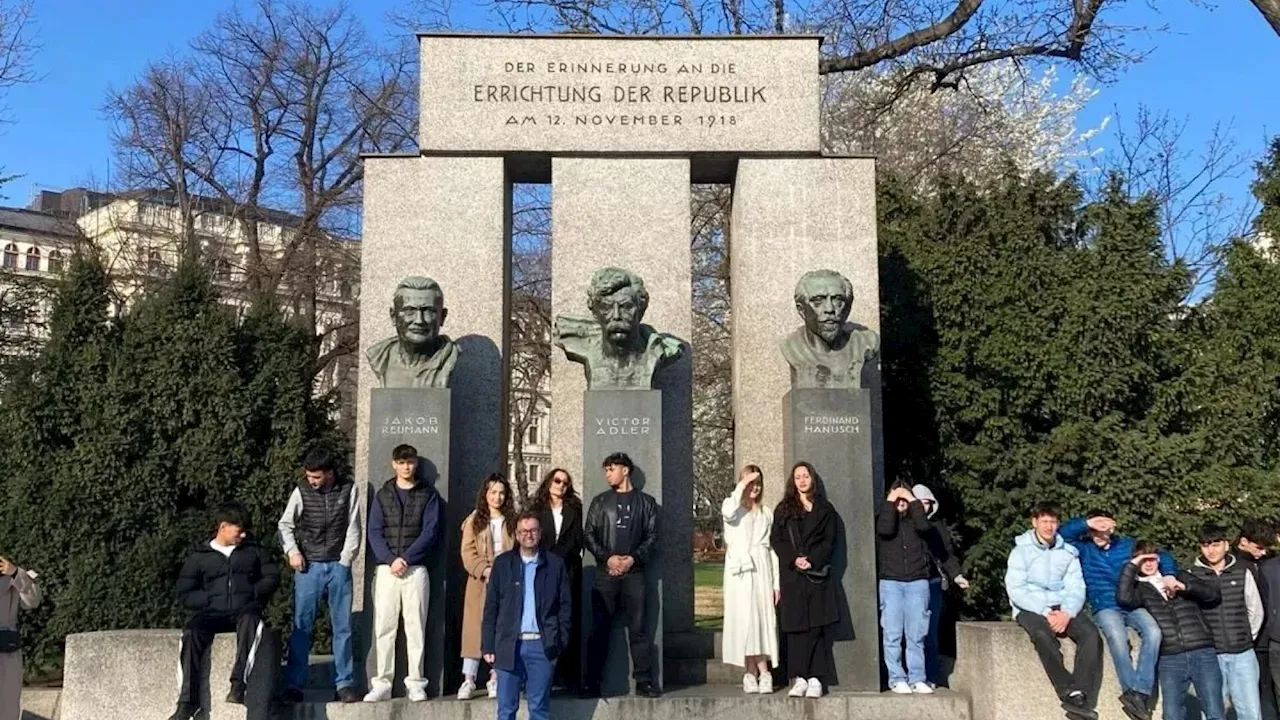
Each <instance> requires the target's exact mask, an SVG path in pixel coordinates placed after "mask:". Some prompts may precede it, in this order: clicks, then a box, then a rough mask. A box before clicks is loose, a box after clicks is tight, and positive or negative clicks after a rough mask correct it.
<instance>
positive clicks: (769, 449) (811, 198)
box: [730, 158, 884, 690]
mask: <svg viewBox="0 0 1280 720" xmlns="http://www.w3.org/2000/svg"><path fill="white" fill-rule="evenodd" d="M874 175H875V163H874V161H872V160H870V159H856V158H801V159H785V158H771V159H747V158H744V159H742V160H740V161H739V163H738V171H737V178H736V181H735V185H734V195H733V215H732V222H731V225H730V227H731V229H732V230H731V232H732V234H731V237H730V243H731V244H730V247H731V253H730V274H731V277H732V278H733V287H732V303H733V309H732V318H733V344H734V348H733V401H734V459H735V465H736V466H738V467H741V466H742V465H744V464H746V463H755V464H757V465H759V466H760V467H761V469H762V470H763V471H764V478H765V483H764V491H765V501H766V502H767V503H769V504H770V505H774V506H776V505H777V503H778V501H779V500H781V499H782V494H783V491H784V489H785V487H786V483H787V481H788V479H789V478H788V477H787V474H788V472H789V471H790V468H791V465H792V463H793V462H795V461H799V460H809V461H810V462H812V463H813V464H814V465H815V467H816V469H817V471H818V473H819V475H820V476H821V477H822V478H823V479H824V480H825V481H826V486H827V494H828V497H829V498H830V499H831V501H832V503H833V504H834V505H835V507H836V510H837V511H838V512H839V513H840V516H841V519H842V520H843V531H842V538H844V547H845V549H846V552H845V553H843V554H842V557H841V558H840V560H839V561H840V562H844V563H847V572H845V573H844V576H843V578H842V588H843V591H844V593H845V597H844V598H843V600H845V601H847V607H848V609H849V611H850V615H849V616H848V620H847V624H845V623H842V628H841V631H840V635H839V638H840V639H839V640H838V642H837V646H836V660H837V670H838V674H839V675H840V687H841V689H853V690H868V689H870V690H874V689H878V688H879V670H878V664H877V661H876V658H877V657H878V654H879V653H878V649H877V648H878V644H879V643H878V636H879V634H878V628H877V624H878V623H877V621H876V608H877V606H878V602H877V598H876V581H875V543H874V535H873V524H872V522H871V520H870V518H871V517H872V513H873V512H874V510H875V506H876V500H877V498H878V497H879V496H880V495H881V493H882V492H883V487H884V479H883V467H884V462H883V440H882V437H881V434H880V433H881V422H880V400H879V372H878V364H875V362H874V361H873V363H872V365H871V366H869V368H868V369H867V371H864V379H865V380H866V381H867V382H866V389H865V390H862V391H855V392H854V393H850V392H849V391H843V394H842V395H841V396H839V397H837V396H836V395H829V396H828V395H823V393H825V392H829V391H821V390H818V391H805V392H800V393H793V394H791V395H788V393H790V392H791V378H790V369H789V368H788V366H787V363H786V361H785V360H784V359H783V357H782V354H781V352H780V350H779V349H778V343H779V341H780V340H781V339H782V338H783V337H785V336H786V335H787V334H788V333H790V332H791V331H793V330H794V329H795V328H797V327H799V326H800V325H801V324H802V322H803V321H802V320H801V318H800V316H799V315H798V313H797V312H796V309H795V299H794V293H795V286H796V282H797V281H798V280H799V279H800V277H801V276H802V275H803V274H804V273H806V272H808V271H810V270H817V269H830V270H835V271H837V272H839V273H841V274H843V275H844V276H845V277H847V278H849V281H850V282H851V283H852V285H853V294H854V300H853V307H852V311H851V313H850V315H849V320H850V321H851V322H856V323H860V324H862V325H865V326H867V327H869V328H870V329H872V330H875V331H876V332H879V330H880V312H879V307H880V293H879V277H878V263H877V252H876V232H875V221H876V210H875V177H874ZM812 393H818V394H817V395H812ZM855 398H856V403H857V407H856V413H854V412H845V411H846V410H850V411H852V410H853V409H854V408H849V407H846V406H845V403H847V402H853V401H854V399H855ZM814 403H817V404H816V405H814ZM824 404H825V405H824ZM811 405H812V407H811ZM810 410H812V411H813V412H812V413H810V414H813V415H821V414H826V415H828V416H832V417H835V416H847V415H851V414H853V415H856V416H857V417H858V418H859V423H858V425H859V432H858V433H857V434H852V435H847V436H843V435H842V436H836V438H831V439H835V440H836V442H835V444H831V445H828V444H826V440H824V442H823V443H822V444H820V445H815V446H812V447H811V446H809V445H807V444H806V441H807V440H812V439H813V437H806V436H805V435H804V434H803V433H800V434H793V433H792V432H791V431H792V430H793V426H792V424H791V422H792V418H793V416H794V414H795V413H801V416H800V417H799V418H798V419H797V423H798V425H797V427H800V428H803V417H804V415H803V413H806V412H809V411H810ZM846 437H847V439H848V440H850V441H855V442H853V443H850V444H842V443H841V441H840V439H841V438H846ZM780 440H781V441H780ZM824 465H826V466H827V467H824ZM854 635H856V640H851V639H850V638H851V637H853V636H854Z"/></svg>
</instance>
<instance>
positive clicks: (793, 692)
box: [787, 678, 809, 697]
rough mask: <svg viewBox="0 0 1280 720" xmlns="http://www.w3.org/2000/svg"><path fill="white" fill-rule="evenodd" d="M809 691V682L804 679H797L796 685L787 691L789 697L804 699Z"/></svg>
mask: <svg viewBox="0 0 1280 720" xmlns="http://www.w3.org/2000/svg"><path fill="white" fill-rule="evenodd" d="M808 689H809V681H808V680H805V679H804V678H796V684H795V685H792V686H791V689H790V690H788V691H787V697H804V693H805V691H806V690H808Z"/></svg>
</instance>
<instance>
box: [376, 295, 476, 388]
mask: <svg viewBox="0 0 1280 720" xmlns="http://www.w3.org/2000/svg"><path fill="white" fill-rule="evenodd" d="M448 315H449V310H448V309H447V308H445V306H444V291H443V290H441V289H440V285H439V284H437V283H436V281H435V280H432V279H431V278H427V277H416V276H415V277H407V278H405V279H403V280H401V281H400V284H399V285H396V290H395V294H394V295H393V296H392V298H391V321H392V322H393V323H395V327H396V336H395V337H390V338H386V339H385V340H379V341H378V342H376V343H374V344H373V346H372V347H370V348H369V350H368V351H367V352H366V353H365V356H366V357H367V358H368V360H369V367H370V368H371V369H372V370H373V375H374V377H376V378H377V379H378V384H379V386H380V387H384V388H388V387H389V388H444V387H449V376H450V375H452V374H453V368H454V366H455V365H457V364H458V346H457V345H455V344H454V343H453V341H452V340H450V339H449V336H448V335H443V334H441V333H440V328H441V327H442V326H443V325H444V321H445V318H446V317H448Z"/></svg>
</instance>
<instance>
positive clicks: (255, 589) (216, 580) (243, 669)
mask: <svg viewBox="0 0 1280 720" xmlns="http://www.w3.org/2000/svg"><path fill="white" fill-rule="evenodd" d="M214 528H215V529H214V533H213V537H212V538H211V539H209V540H205V541H202V542H201V543H200V544H198V545H197V546H196V547H195V549H194V550H192V552H191V554H189V555H188V556H187V559H186V561H185V562H183V564H182V570H181V571H180V572H179V573H178V584H177V588H176V590H177V595H178V601H179V602H180V603H182V605H183V606H184V607H186V608H187V609H189V610H192V611H194V612H195V615H193V616H192V617H191V619H190V620H189V621H187V625H186V627H185V628H183V630H182V645H181V649H180V650H179V652H180V653H181V674H182V678H181V683H180V684H181V690H180V691H179V692H178V709H177V711H176V712H174V714H173V715H171V716H170V717H169V720H190V719H191V718H193V717H195V715H196V713H198V712H199V711H200V709H201V708H200V688H199V683H200V678H201V677H202V676H203V670H204V667H203V666H204V663H205V656H206V653H207V652H208V650H209V645H210V644H211V643H212V642H213V636H214V635H215V634H217V633H223V632H232V631H234V632H235V633H236V661H235V664H234V665H233V666H232V668H231V691H230V692H229V693H227V702H229V703H237V704H243V703H244V693H245V688H246V686H247V685H248V681H249V675H250V673H252V672H253V661H254V656H255V655H256V654H257V650H258V643H259V642H260V641H261V640H262V610H263V608H264V607H266V605H267V601H269V600H270V599H271V594H272V593H274V592H275V591H276V588H277V587H279V585H280V568H279V566H277V564H276V561H275V558H274V557H273V555H272V553H270V552H268V551H267V550H266V549H264V548H262V547H261V546H260V545H258V543H257V542H256V541H254V540H253V538H252V537H250V536H249V535H248V529H249V514H248V512H246V511H245V509H244V508H243V507H241V506H240V505H239V504H238V503H227V504H225V505H223V506H222V507H220V508H218V511H217V513H216V515H215V516H214ZM207 709H208V708H206V710H207Z"/></svg>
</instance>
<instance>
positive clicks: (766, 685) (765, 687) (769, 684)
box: [748, 672, 773, 695]
mask: <svg viewBox="0 0 1280 720" xmlns="http://www.w3.org/2000/svg"><path fill="white" fill-rule="evenodd" d="M757 685H758V689H757V690H756V692H758V693H760V694H761V695H772V694H773V674H772V673H767V672H764V673H760V679H759V680H758V681H757ZM748 692H750V691H748Z"/></svg>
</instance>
